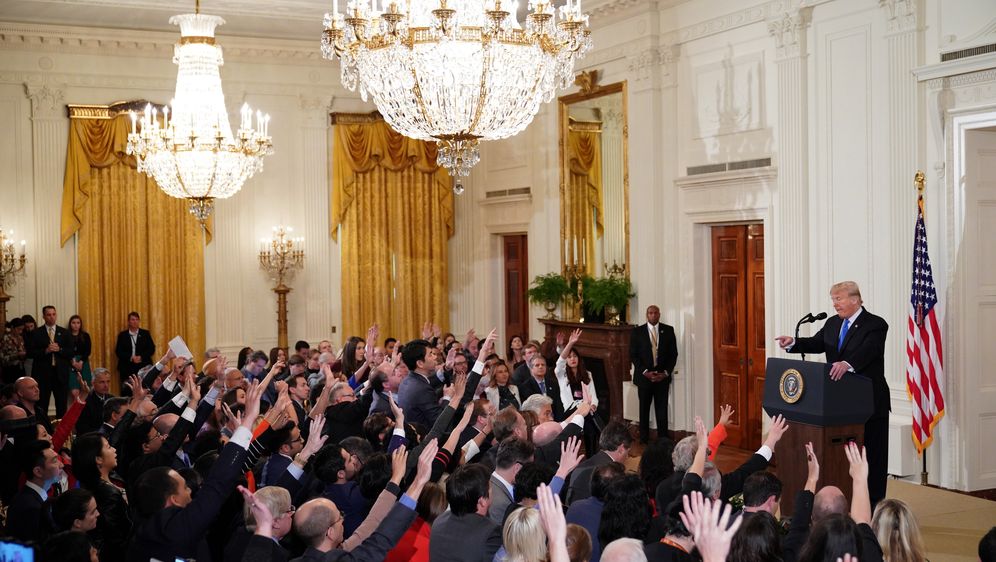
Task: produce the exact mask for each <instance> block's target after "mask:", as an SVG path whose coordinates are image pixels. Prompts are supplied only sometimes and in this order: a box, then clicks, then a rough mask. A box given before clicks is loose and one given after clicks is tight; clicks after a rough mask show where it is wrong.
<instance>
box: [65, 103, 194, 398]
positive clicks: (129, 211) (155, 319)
mask: <svg viewBox="0 0 996 562" xmlns="http://www.w3.org/2000/svg"><path fill="white" fill-rule="evenodd" d="M130 125H131V121H130V119H129V118H128V117H127V116H126V115H118V116H117V117H113V116H112V117H111V118H106V117H105V118H73V119H72V120H71V122H70V128H69V148H68V150H67V152H66V176H65V182H64V185H63V195H62V243H63V244H65V243H66V242H67V241H68V240H69V239H70V238H72V237H73V235H74V234H76V233H78V234H79V239H78V266H77V268H78V275H79V278H78V286H79V314H80V316H82V317H83V322H84V326H85V329H86V330H87V331H88V332H89V333H90V336H91V338H92V340H93V355H91V357H90V363H91V365H93V366H94V367H108V368H110V369H111V371H112V372H113V373H117V359H116V358H115V356H114V345H115V342H116V339H117V335H118V332H120V331H121V330H123V329H124V328H125V326H126V321H127V315H128V312H129V311H132V310H134V311H137V312H138V313H139V314H140V315H141V316H142V325H143V327H145V328H147V329H149V331H150V332H151V333H152V337H153V339H154V340H155V342H156V353H157V354H158V353H163V352H165V350H166V344H167V342H169V340H171V339H172V338H173V337H174V336H176V335H181V336H182V337H183V338H184V340H185V341H186V342H187V345H188V346H189V347H190V350H191V352H193V353H194V357H195V358H198V359H199V358H200V357H202V356H203V355H202V354H203V351H204V240H205V238H204V237H205V232H202V229H201V227H200V225H199V224H198V223H197V220H196V219H194V217H193V216H192V215H190V214H189V213H188V211H187V203H186V201H184V200H181V199H175V198H173V197H170V196H168V195H166V194H165V193H163V192H162V191H161V190H160V189H159V187H158V186H157V185H156V183H155V181H154V180H152V179H151V178H149V177H148V176H147V175H145V174H139V173H138V171H137V170H136V163H135V159H134V158H133V157H131V156H128V155H127V154H126V153H125V146H126V145H127V140H128V131H129V129H130ZM207 236H208V237H210V231H208V232H207ZM209 239H210V238H209ZM112 381H114V382H113V384H115V385H116V384H117V376H114V377H112Z"/></svg>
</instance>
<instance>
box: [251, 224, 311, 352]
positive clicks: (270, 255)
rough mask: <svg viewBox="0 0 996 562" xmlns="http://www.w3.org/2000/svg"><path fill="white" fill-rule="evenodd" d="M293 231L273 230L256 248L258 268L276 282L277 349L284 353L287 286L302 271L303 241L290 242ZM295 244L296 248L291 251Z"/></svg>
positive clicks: (292, 240)
mask: <svg viewBox="0 0 996 562" xmlns="http://www.w3.org/2000/svg"><path fill="white" fill-rule="evenodd" d="M293 231H294V229H293V228H291V227H289V226H275V227H273V238H263V239H261V240H260V241H259V242H260V248H259V267H260V268H261V269H262V270H263V271H266V272H267V273H268V274H269V275H270V277H271V278H272V279H273V280H274V281H276V283H277V286H276V287H274V288H273V292H274V293H276V294H277V347H282V348H284V349H287V293H289V292H291V288H290V287H288V286H287V282H288V281H290V280H291V278H292V277H294V273H295V272H296V271H297V270H299V269H303V268H304V250H303V249H301V248H302V246H303V245H304V238H300V237H298V238H291V237H290V233H291V232H293ZM295 244H296V245H297V248H295Z"/></svg>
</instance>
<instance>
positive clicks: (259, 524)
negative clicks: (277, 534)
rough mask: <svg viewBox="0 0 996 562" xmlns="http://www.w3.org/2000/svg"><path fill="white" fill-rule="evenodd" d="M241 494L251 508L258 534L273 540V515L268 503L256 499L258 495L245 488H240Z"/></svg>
mask: <svg viewBox="0 0 996 562" xmlns="http://www.w3.org/2000/svg"><path fill="white" fill-rule="evenodd" d="M238 488H239V493H241V494H242V499H243V500H245V504H246V505H248V506H249V509H250V510H251V511H252V517H253V519H255V520H256V534H257V535H260V536H263V537H269V538H273V514H272V513H270V508H269V507H267V506H266V503H264V502H261V501H259V500H258V499H256V494H254V493H252V492H250V491H249V490H248V489H247V488H245V487H244V486H239V487H238Z"/></svg>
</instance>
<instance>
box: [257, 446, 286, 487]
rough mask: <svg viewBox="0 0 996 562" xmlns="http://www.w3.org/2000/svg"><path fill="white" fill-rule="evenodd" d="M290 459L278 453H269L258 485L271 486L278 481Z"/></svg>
mask: <svg viewBox="0 0 996 562" xmlns="http://www.w3.org/2000/svg"><path fill="white" fill-rule="evenodd" d="M290 463H291V459H289V458H287V457H285V456H284V455H281V454H280V453H274V454H272V455H270V458H269V459H268V460H267V461H266V464H265V465H263V478H262V479H261V480H260V482H259V485H260V486H273V485H274V484H276V483H277V482H279V481H280V477H281V476H283V475H284V471H286V470H287V467H288V466H290Z"/></svg>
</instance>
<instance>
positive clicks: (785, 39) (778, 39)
mask: <svg viewBox="0 0 996 562" xmlns="http://www.w3.org/2000/svg"><path fill="white" fill-rule="evenodd" d="M812 14H813V9H812V8H811V7H803V8H799V9H789V10H786V11H784V12H781V13H776V14H773V16H774V17H772V18H770V19H769V20H768V33H770V34H771V36H772V37H774V38H775V49H776V52H777V57H778V58H779V59H784V58H789V57H805V56H806V32H807V30H808V28H809V24H810V22H811V21H812Z"/></svg>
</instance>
